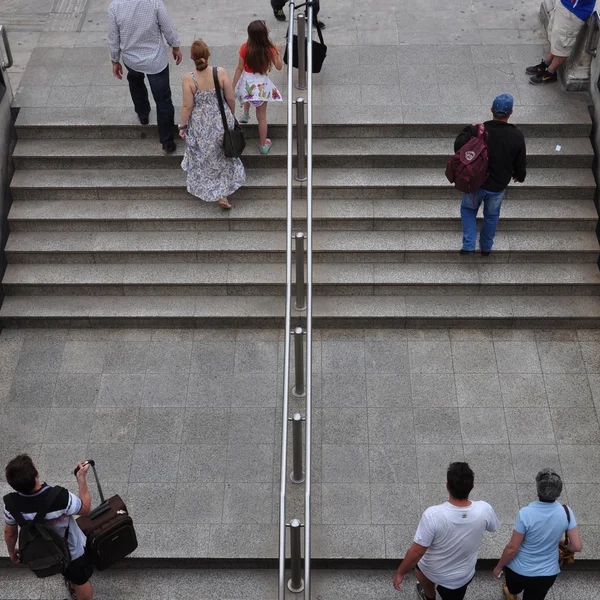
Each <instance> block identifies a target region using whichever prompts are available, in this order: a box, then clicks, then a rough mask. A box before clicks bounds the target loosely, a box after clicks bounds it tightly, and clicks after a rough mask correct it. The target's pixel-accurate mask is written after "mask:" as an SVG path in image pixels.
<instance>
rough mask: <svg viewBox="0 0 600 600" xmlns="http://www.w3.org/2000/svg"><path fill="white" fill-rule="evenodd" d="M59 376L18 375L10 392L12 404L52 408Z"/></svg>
mask: <svg viewBox="0 0 600 600" xmlns="http://www.w3.org/2000/svg"><path fill="white" fill-rule="evenodd" d="M56 379H57V375H56V374H52V373H42V374H39V375H38V374H35V373H17V374H16V375H15V378H14V380H13V386H12V390H11V392H10V403H11V404H15V405H17V406H20V407H34V406H36V407H39V408H50V406H52V398H53V397H54V388H55V386H56Z"/></svg>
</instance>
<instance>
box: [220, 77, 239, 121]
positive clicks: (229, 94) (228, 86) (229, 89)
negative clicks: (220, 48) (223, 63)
mask: <svg viewBox="0 0 600 600" xmlns="http://www.w3.org/2000/svg"><path fill="white" fill-rule="evenodd" d="M219 81H220V82H221V84H222V86H223V92H224V93H225V101H226V102H227V104H229V108H230V109H231V114H232V115H233V116H235V96H234V94H233V84H232V83H231V77H229V73H228V72H227V70H226V69H223V68H222V67H220V68H219Z"/></svg>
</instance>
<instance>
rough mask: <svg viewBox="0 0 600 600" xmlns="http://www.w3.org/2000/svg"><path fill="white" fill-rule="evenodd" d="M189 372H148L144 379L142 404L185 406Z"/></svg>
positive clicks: (145, 405)
mask: <svg viewBox="0 0 600 600" xmlns="http://www.w3.org/2000/svg"><path fill="white" fill-rule="evenodd" d="M188 379H189V375H188V374H187V373H178V372H177V371H175V372H173V373H148V374H146V377H145V379H144V392H143V394H142V406H144V407H180V408H181V407H184V406H185V405H186V403H187V392H188Z"/></svg>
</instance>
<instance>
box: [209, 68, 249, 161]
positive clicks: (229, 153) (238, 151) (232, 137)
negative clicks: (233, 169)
mask: <svg viewBox="0 0 600 600" xmlns="http://www.w3.org/2000/svg"><path fill="white" fill-rule="evenodd" d="M212 70H213V79H214V81H215V92H216V94H217V100H218V102H219V109H220V110H221V118H222V119H223V128H224V130H225V132H224V133H223V152H224V153H225V156H226V157H227V158H239V157H240V156H241V155H242V152H243V151H244V148H245V147H246V138H244V132H243V131H242V128H241V127H240V124H239V123H238V122H237V119H236V120H235V124H234V126H233V129H229V125H228V124H227V117H226V116H225V106H224V105H223V92H222V90H221V86H220V85H219V75H218V71H217V67H213V68H212Z"/></svg>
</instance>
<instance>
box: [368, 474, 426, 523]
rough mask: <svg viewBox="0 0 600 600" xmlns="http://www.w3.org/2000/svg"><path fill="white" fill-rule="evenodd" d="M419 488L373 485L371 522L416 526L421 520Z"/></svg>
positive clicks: (409, 485)
mask: <svg viewBox="0 0 600 600" xmlns="http://www.w3.org/2000/svg"><path fill="white" fill-rule="evenodd" d="M419 499H420V498H419V486H418V485H415V484H372V485H371V520H372V522H373V524H377V525H412V524H414V525H416V524H417V523H418V522H419V520H420V518H421V511H420V510H419Z"/></svg>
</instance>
